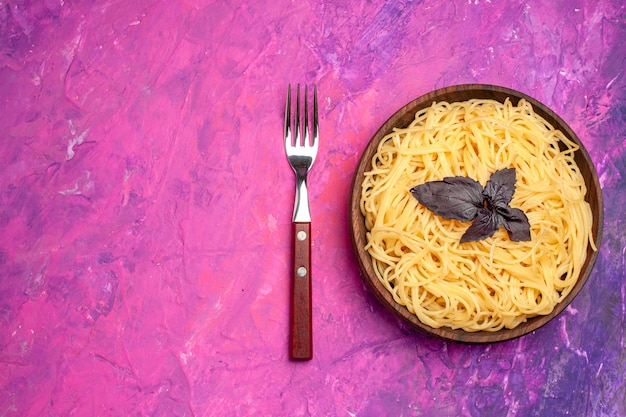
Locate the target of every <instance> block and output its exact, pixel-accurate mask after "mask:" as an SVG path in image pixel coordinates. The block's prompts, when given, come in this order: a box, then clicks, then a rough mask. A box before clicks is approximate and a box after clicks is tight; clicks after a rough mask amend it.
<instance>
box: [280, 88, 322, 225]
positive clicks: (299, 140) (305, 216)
mask: <svg viewBox="0 0 626 417" xmlns="http://www.w3.org/2000/svg"><path fill="white" fill-rule="evenodd" d="M308 102H309V98H308V88H307V86H305V87H304V114H303V115H301V114H300V84H298V91H297V93H296V115H295V123H294V125H293V126H292V123H291V85H289V89H288V90H287V106H286V108H285V131H284V137H285V152H286V153H287V159H288V160H289V165H291V168H293V170H294V172H295V173H296V201H295V204H294V209H293V221H294V222H309V223H310V222H311V213H310V210H309V194H308V189H307V183H306V177H307V174H308V172H309V170H310V169H311V166H312V165H313V162H315V157H316V156H317V147H318V142H319V126H318V117H317V87H315V86H314V87H313V112H312V118H313V121H312V123H311V127H310V128H309V104H308ZM301 118H302V119H303V120H302V128H301V126H300V119H301ZM311 131H312V133H311Z"/></svg>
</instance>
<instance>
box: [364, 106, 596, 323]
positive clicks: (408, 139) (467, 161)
mask: <svg viewBox="0 0 626 417" xmlns="http://www.w3.org/2000/svg"><path fill="white" fill-rule="evenodd" d="M577 149H578V146H577V145H576V143H574V142H572V141H571V140H570V139H568V138H567V137H566V136H565V135H564V134H563V133H562V132H560V131H559V130H556V129H554V128H553V127H552V126H551V125H550V124H549V123H548V122H547V121H546V120H544V119H543V118H541V117H540V116H539V115H537V114H536V113H535V112H534V111H533V108H532V106H531V105H530V103H528V102H527V101H525V100H520V101H519V103H518V104H517V105H513V104H512V103H511V101H510V100H508V99H507V100H506V101H505V102H504V103H501V102H498V101H495V100H478V99H474V100H468V101H465V102H456V103H447V102H440V103H434V104H433V105H432V106H430V107H427V108H425V109H423V110H420V111H419V112H418V113H417V114H416V115H415V119H414V121H413V122H412V123H411V124H410V125H409V126H408V127H407V128H396V129H394V131H393V132H392V133H390V134H389V135H387V136H386V137H385V138H383V140H382V141H381V142H380V144H379V146H378V149H377V152H376V153H375V155H374V157H373V158H372V167H371V170H370V171H368V172H366V173H365V177H364V181H363V184H362V194H361V201H360V207H361V212H362V213H363V215H364V216H365V226H366V228H367V230H368V233H367V242H368V243H367V245H366V250H367V251H368V253H369V255H370V256H371V258H372V262H373V266H374V270H375V272H376V275H377V277H378V279H379V280H380V282H381V283H382V284H383V285H384V286H385V288H386V289H387V290H388V291H389V292H390V293H391V294H392V295H393V298H394V300H395V301H396V302H397V303H399V304H401V305H404V306H406V308H407V309H408V310H409V311H410V312H411V313H413V314H415V315H416V316H417V317H418V318H419V320H420V321H421V322H422V323H424V324H426V325H428V326H431V327H434V328H439V327H441V326H448V327H451V328H453V329H463V330H465V331H470V332H471V331H479V330H485V331H497V330H499V329H502V328H507V329H512V328H515V327H516V326H518V325H519V324H520V323H522V322H524V321H526V320H527V319H528V318H531V317H534V316H537V315H545V314H549V313H550V312H551V311H552V310H553V309H554V307H555V305H556V304H557V303H559V302H560V301H562V300H563V299H564V298H565V297H566V296H567V295H568V294H569V292H570V291H571V290H572V288H573V287H574V285H575V283H576V281H577V279H578V276H579V275H580V271H581V268H582V265H583V263H584V262H585V258H586V254H587V248H588V245H591V247H592V248H593V249H594V250H596V248H595V246H594V243H593V240H592V236H591V224H592V213H591V208H590V206H589V204H588V203H587V202H586V201H585V199H584V198H585V194H586V187H585V181H584V179H583V176H582V174H581V172H580V171H579V169H578V166H577V165H576V163H575V161H574V153H575V152H576V150H577ZM503 168H515V170H516V173H517V182H516V184H515V186H516V189H515V193H514V195H513V200H512V201H511V207H518V208H520V209H521V210H523V212H524V213H525V214H526V216H527V217H528V220H529V222H530V227H531V230H530V232H531V240H530V241H525V242H514V241H511V240H510V239H509V237H508V235H507V233H506V231H505V230H503V229H500V230H498V231H497V232H496V233H495V234H494V235H493V236H492V237H490V238H487V239H484V240H481V241H477V242H466V243H460V240H461V236H462V235H463V233H464V232H465V230H466V229H467V227H468V223H467V222H462V221H459V220H450V219H445V218H442V217H439V216H436V215H435V214H433V213H432V212H431V211H430V210H428V209H427V208H426V207H424V206H423V205H421V204H420V203H419V202H418V201H417V200H416V199H415V198H414V197H413V196H412V195H411V192H410V190H411V188H412V187H414V186H416V185H419V184H423V183H426V182H428V181H439V180H442V179H443V178H444V177H453V176H465V177H470V178H473V179H475V180H476V181H478V182H480V183H481V184H482V185H485V183H486V181H487V180H489V177H490V175H491V174H492V173H493V172H495V171H497V170H499V169H503Z"/></svg>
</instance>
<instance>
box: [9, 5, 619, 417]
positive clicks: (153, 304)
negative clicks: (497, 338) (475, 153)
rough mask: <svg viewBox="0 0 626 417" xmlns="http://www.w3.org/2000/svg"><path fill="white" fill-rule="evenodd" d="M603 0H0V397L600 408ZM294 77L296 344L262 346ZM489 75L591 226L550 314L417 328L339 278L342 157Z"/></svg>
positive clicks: (38, 411)
mask: <svg viewBox="0 0 626 417" xmlns="http://www.w3.org/2000/svg"><path fill="white" fill-rule="evenodd" d="M624 39H626V6H625V5H624V4H623V2H621V1H608V0H596V1H593V0H575V1H572V0H558V1H550V2H539V1H528V2H525V1H517V0H515V1H508V2H504V1H498V0H491V1H489V0H469V1H453V2H452V1H451V2H443V1H433V0H422V1H399V2H391V1H390V2H384V1H378V0H375V1H356V0H346V1H296V2H292V1H284V0H277V1H272V2H249V3H247V2H243V1H239V0H236V1H229V2H227V1H210V0H189V1H182V0H181V1H161V0H150V1H147V0H136V1H102V0H96V1H87V0H40V1H20V0H9V1H4V2H1V3H0V139H1V141H2V142H1V143H2V148H1V152H0V167H1V170H0V210H1V211H0V227H1V229H0V232H1V235H0V416H3V417H12V416H264V415H267V416H282V415H285V416H308V415H311V416H346V417H354V416H359V417H361V416H479V415H485V416H544V415H549V416H561V415H569V416H619V415H626V385H625V383H624V379H623V376H624V374H625V373H626V369H625V368H626V356H625V353H624V352H625V349H624V348H625V343H626V342H625V335H624V329H625V323H626V317H625V316H626V313H625V311H626V288H625V285H626V284H625V280H624V278H625V275H626V265H625V263H626V261H625V259H626V255H625V252H624V247H626V232H625V229H626V228H625V227H624V226H625V224H624V209H623V207H624V205H626V197H625V195H626V194H625V193H626V184H625V180H624V178H625V176H626V74H625V72H624V68H625V61H626V46H625V45H624ZM298 82H301V83H316V84H317V85H318V89H319V94H320V119H321V121H320V129H321V147H320V152H319V155H318V159H317V162H316V164H315V167H314V170H313V172H312V173H311V175H310V194H311V200H312V209H311V210H312V212H313V218H314V219H313V241H314V246H313V254H312V256H313V297H314V309H313V314H314V316H313V325H314V332H315V333H314V355H315V356H314V359H313V360H312V361H310V362H291V361H289V359H288V343H287V341H288V328H289V320H288V317H289V301H288V300H289V298H288V297H289V296H288V291H289V285H290V284H289V282H290V281H289V274H290V270H291V266H290V246H291V241H290V239H291V224H290V223H291V214H292V208H293V194H294V189H293V188H294V182H295V181H294V178H293V173H292V171H291V169H290V168H289V166H288V164H287V162H286V159H285V155H284V152H283V145H282V123H283V111H284V100H285V93H286V87H287V84H288V83H298ZM459 83H489V84H497V85H502V86H506V87H509V88H513V89H517V90H519V91H522V92H524V93H526V94H529V95H531V96H533V97H535V98H536V99H538V100H540V101H542V102H543V103H544V104H546V105H548V106H550V107H551V108H552V109H553V110H555V111H556V112H557V113H558V114H559V115H560V116H561V117H562V118H563V119H565V120H566V121H567V122H568V123H569V124H570V125H571V126H572V128H573V129H574V130H575V131H576V132H577V133H578V135H579V136H580V137H581V139H582V141H583V142H584V143H585V145H586V146H587V148H588V150H589V152H590V154H591V156H592V159H593V161H594V163H595V164H596V168H597V170H598V173H599V175H600V179H601V183H602V186H603V193H604V198H605V205H606V207H605V238H604V242H603V245H602V248H601V252H600V257H599V260H598V262H597V264H596V267H595V269H594V272H593V274H592V276H591V277H590V279H589V282H588V284H587V285H586V286H585V288H584V289H583V291H582V293H581V294H580V295H579V297H578V298H577V299H576V300H575V301H574V303H573V304H572V305H571V306H570V307H569V308H568V309H567V310H566V311H565V312H564V313H563V314H562V315H561V316H559V317H558V318H557V319H555V320H553V321H552V322H551V323H549V324H548V325H547V326H545V327H543V328H542V329H540V330H538V331H536V332H535V333H533V334H530V335H528V336H526V337H523V338H520V339H517V340H513V341H510V342H505V343H500V344H495V345H481V346H468V345H462V344H456V343H446V342H443V341H440V340H435V339H431V338H428V337H426V336H424V335H421V334H418V333H416V332H415V331H413V330H411V329H410V328H408V327H407V326H405V325H403V324H402V323H400V322H399V321H398V320H396V319H395V318H394V317H393V316H392V315H391V313H389V312H387V311H386V310H385V309H384V308H382V307H381V306H380V305H379V304H378V303H377V301H376V300H375V298H374V296H373V295H372V294H370V293H369V292H368V290H367V289H366V288H365V286H364V285H363V284H362V282H361V279H360V277H359V274H358V270H357V263H356V261H355V258H354V256H353V253H352V249H351V244H350V239H349V234H348V219H347V211H348V198H349V197H348V194H349V189H350V182H351V178H352V174H353V171H354V169H355V167H356V164H357V161H358V158H359V154H360V152H361V151H362V149H363V148H364V147H365V145H366V144H367V142H368V140H369V138H370V137H371V136H372V135H373V134H374V132H375V131H376V130H377V128H378V127H379V126H380V125H381V124H382V123H383V122H384V121H385V120H386V119H387V118H388V117H389V116H390V115H391V114H392V113H394V112H395V111H396V110H397V109H398V108H399V107H401V106H402V105H404V104H406V103H407V102H408V101H410V100H412V99H414V98H416V97H418V96H420V95H422V94H425V93H427V92H429V91H431V90H433V89H435V88H439V87H444V86H449V85H454V84H459Z"/></svg>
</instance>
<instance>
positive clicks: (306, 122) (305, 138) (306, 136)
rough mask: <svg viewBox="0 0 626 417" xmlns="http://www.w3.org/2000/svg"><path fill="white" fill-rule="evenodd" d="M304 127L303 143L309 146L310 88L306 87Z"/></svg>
mask: <svg viewBox="0 0 626 417" xmlns="http://www.w3.org/2000/svg"><path fill="white" fill-rule="evenodd" d="M303 125H304V126H303V127H302V143H304V146H309V87H308V85H307V84H305V85H304V122H303Z"/></svg>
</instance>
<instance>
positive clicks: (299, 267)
mask: <svg viewBox="0 0 626 417" xmlns="http://www.w3.org/2000/svg"><path fill="white" fill-rule="evenodd" d="M303 113H304V114H303V115H302V117H301V114H300V84H298V89H297V93H296V115H295V121H294V126H293V128H292V123H291V84H290V85H289V87H288V89H287V105H286V108H285V130H284V139H285V152H286V154H287V159H288V161H289V164H290V165H291V168H293V171H294V172H295V173H296V199H295V203H294V209H293V220H292V223H293V242H294V243H293V281H292V288H291V340H290V357H291V359H297V360H309V359H311V358H313V336H312V330H313V323H312V314H311V310H312V308H311V299H312V297H311V211H310V209H309V193H308V189H307V174H308V172H309V171H310V169H311V166H312V165H313V162H314V161H315V156H316V155H317V148H318V139H319V134H318V118H317V87H316V86H313V112H312V117H313V121H312V126H311V128H312V131H313V132H312V134H310V133H309V105H308V88H307V86H306V85H305V86H304V112H303ZM301 118H302V119H303V120H302V127H301V126H300V119H301Z"/></svg>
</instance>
